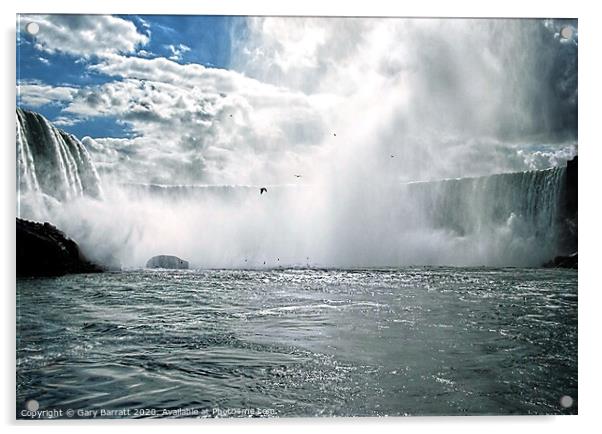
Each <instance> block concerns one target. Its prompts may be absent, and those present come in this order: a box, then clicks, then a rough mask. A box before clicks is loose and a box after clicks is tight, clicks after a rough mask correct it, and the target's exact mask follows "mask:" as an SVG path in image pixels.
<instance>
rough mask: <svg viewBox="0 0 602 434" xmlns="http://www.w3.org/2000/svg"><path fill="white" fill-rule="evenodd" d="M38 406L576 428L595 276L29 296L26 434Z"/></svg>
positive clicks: (228, 273) (331, 278)
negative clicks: (527, 421)
mask: <svg viewBox="0 0 602 434" xmlns="http://www.w3.org/2000/svg"><path fill="white" fill-rule="evenodd" d="M563 396H571V397H572V398H573V405H572V406H571V407H569V408H564V407H563V406H561V405H560V399H561V397H563ZM30 399H35V400H36V401H37V402H38V403H39V410H46V409H48V410H50V409H52V410H63V415H65V414H68V413H66V412H67V411H68V410H69V409H72V410H73V411H74V412H75V413H74V414H75V416H73V417H92V415H91V414H90V413H85V411H88V412H92V411H94V410H96V411H98V412H99V413H97V416H96V417H103V414H101V413H100V411H101V410H103V411H104V417H185V416H195V417H205V416H208V417H212V416H249V415H254V416H257V415H260V416H266V415H267V416H314V415H316V416H329V415H339V416H351V415H367V416H379V415H444V414H451V415H461V414H508V413H509V414H560V413H571V414H572V413H576V412H577V273H576V272H575V271H572V270H544V269H511V268H508V269H486V268H474V269H467V268H404V269H368V270H320V269H271V270H237V271H236V270H208V271H199V270H196V271H193V270H191V271H144V270H141V271H130V272H118V273H105V274H94V275H71V276H65V277H59V278H48V279H19V280H18V281H17V412H18V417H27V416H24V414H25V413H23V409H24V408H26V407H25V406H26V404H25V403H26V402H27V401H28V400H30ZM565 402H566V401H565ZM126 409H129V410H126ZM120 410H121V411H122V413H115V412H119V411H120ZM111 411H113V412H114V413H110V412H111ZM127 411H129V413H127ZM59 417H66V416H59ZM67 417H68V416H67Z"/></svg>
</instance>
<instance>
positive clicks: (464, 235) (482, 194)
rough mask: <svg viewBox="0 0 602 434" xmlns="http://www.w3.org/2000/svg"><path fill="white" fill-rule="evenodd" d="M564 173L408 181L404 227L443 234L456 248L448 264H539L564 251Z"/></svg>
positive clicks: (563, 170) (562, 169)
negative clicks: (408, 203)
mask: <svg viewBox="0 0 602 434" xmlns="http://www.w3.org/2000/svg"><path fill="white" fill-rule="evenodd" d="M566 170H567V169H566V167H556V168H550V169H546V170H534V171H526V172H519V173H504V174H497V175H490V176H482V177H476V178H459V179H447V180H442V181H433V182H414V183H409V184H407V185H405V186H404V188H403V190H404V196H405V197H406V198H408V197H411V198H412V200H411V203H412V204H413V210H412V211H411V212H407V214H406V216H408V215H409V216H410V219H409V220H408V219H406V225H407V227H412V228H414V229H416V230H420V229H421V228H424V227H428V228H431V229H432V230H434V231H439V232H441V233H444V234H445V236H446V237H447V238H448V239H449V240H451V241H452V243H451V244H452V245H455V246H456V247H455V248H454V249H452V250H451V251H450V252H449V253H451V256H448V257H449V259H450V260H452V257H453V255H457V257H458V258H466V256H470V257H471V259H470V260H464V259H460V261H459V263H466V262H469V263H474V264H479V263H480V261H481V263H483V264H499V265H520V264H533V265H535V264H538V263H540V262H541V261H542V260H545V258H547V257H551V256H553V255H554V254H556V253H557V252H558V251H559V249H560V250H562V248H563V246H562V245H561V244H562V242H563V236H564V231H566V226H565V225H566V217H567V215H566V210H565V194H566V191H565V190H566V187H565V185H566ZM405 211H408V210H405ZM455 249H458V250H455ZM452 262H453V260H452Z"/></svg>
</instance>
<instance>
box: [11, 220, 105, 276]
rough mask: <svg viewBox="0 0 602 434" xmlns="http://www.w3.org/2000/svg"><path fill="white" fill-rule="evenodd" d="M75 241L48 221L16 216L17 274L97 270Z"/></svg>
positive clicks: (96, 271) (91, 271)
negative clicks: (43, 221)
mask: <svg viewBox="0 0 602 434" xmlns="http://www.w3.org/2000/svg"><path fill="white" fill-rule="evenodd" d="M101 271H103V270H102V268H101V267H99V266H97V265H95V264H93V263H91V262H90V261H88V260H87V259H86V258H85V257H84V255H83V254H82V252H81V251H80V249H79V246H78V245H77V243H76V242H75V241H73V240H72V239H70V238H69V237H67V236H66V235H65V234H64V233H63V232H61V231H60V230H58V229H57V228H56V227H55V226H53V225H51V224H50V223H36V222H32V221H28V220H23V219H20V218H17V276H60V275H63V274H69V273H98V272H101Z"/></svg>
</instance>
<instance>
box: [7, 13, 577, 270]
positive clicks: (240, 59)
mask: <svg viewBox="0 0 602 434" xmlns="http://www.w3.org/2000/svg"><path fill="white" fill-rule="evenodd" d="M233 22H236V23H239V24H240V28H234V29H233V30H232V31H233V32H234V33H235V34H236V35H237V36H239V37H237V38H234V39H233V46H232V47H231V49H232V52H231V56H230V57H231V65H229V69H218V68H211V67H206V66H204V65H199V64H182V63H176V62H173V61H170V60H168V59H164V58H144V57H136V56H134V55H131V56H129V57H127V56H122V55H117V54H114V55H112V56H108V57H102V58H100V59H98V60H97V61H96V63H94V64H91V65H90V66H89V69H90V70H92V71H94V72H95V73H98V74H104V77H105V78H106V79H107V80H108V81H107V82H106V83H103V84H102V85H99V86H87V87H86V85H83V86H84V87H82V88H80V89H71V88H70V89H67V90H65V89H63V91H65V92H70V93H69V95H70V96H69V98H71V99H70V100H69V101H68V102H67V103H65V107H64V109H63V112H64V113H73V114H78V115H79V116H82V117H83V118H86V117H91V118H95V117H96V116H98V117H103V116H113V117H114V118H115V119H117V120H118V123H119V124H121V125H124V126H125V127H127V133H128V134H130V133H131V135H130V136H128V137H122V138H117V137H95V138H92V137H87V136H86V137H83V138H82V140H81V142H80V141H79V140H78V139H76V138H75V137H74V136H72V135H70V134H67V133H65V132H63V131H60V130H58V129H56V128H54V127H53V126H52V125H51V124H50V123H49V122H48V121H47V120H46V119H44V118H43V117H42V116H40V115H36V114H33V113H31V112H27V111H21V110H18V112H17V146H18V153H17V163H18V184H17V185H18V214H19V215H21V216H22V217H24V218H31V219H34V220H48V221H50V222H52V223H53V224H55V225H57V226H58V227H59V228H60V229H62V230H64V231H66V232H67V234H68V235H70V236H71V237H73V238H74V239H75V240H77V241H78V242H79V243H80V245H81V246H82V248H83V250H84V252H85V253H86V255H87V256H88V257H89V258H90V259H93V260H96V261H97V262H101V263H103V264H118V265H120V266H124V267H141V266H144V264H145V263H146V261H147V260H148V259H149V258H150V257H152V256H155V255H162V254H165V255H175V256H178V257H180V258H183V259H185V260H188V261H189V262H190V265H191V267H264V266H265V267H275V266H290V265H296V266H306V265H308V264H309V265H316V266H329V267H347V266H352V267H361V266H398V265H422V264H425V265H426V264H435V265H458V266H463V265H489V266H510V265H511V266H536V265H541V263H542V262H544V261H547V260H548V259H550V258H551V257H553V256H554V255H556V254H561V253H571V252H572V249H573V248H574V247H576V246H574V243H572V242H567V238H571V237H572V239H576V236H575V233H576V232H575V231H576V229H575V231H574V230H573V229H572V226H571V225H572V223H571V224H568V223H567V215H566V212H565V209H564V208H565V206H564V204H565V203H566V194H567V193H566V191H565V187H566V179H567V173H566V168H565V165H566V162H567V161H568V160H570V159H571V158H573V157H574V156H576V154H577V145H576V140H577V31H576V30H577V29H576V25H577V23H576V21H574V20H573V21H572V20H430V19H424V20H422V19H376V18H374V19H372V18H370V19H367V18H366V19H364V18H362V19H355V18H349V19H338V18H328V19H326V18H305V17H298V18H282V17H258V18H245V19H241V20H239V21H233ZM565 25H566V26H570V27H571V28H572V29H573V30H574V34H573V36H572V37H571V38H570V39H562V38H560V36H559V30H560V28H561V27H562V26H565ZM47 43H50V41H47ZM91 62H93V61H91ZM36 86H38V87H36ZM30 88H31V89H33V90H31V91H32V92H33V91H34V90H35V89H39V88H41V86H39V85H36V84H31V85H30ZM34 96H35V95H34ZM32 100H34V101H35V99H34V98H32ZM125 127H124V128H125ZM90 134H92V133H90ZM297 175H298V176H297ZM262 187H265V188H267V192H265V193H264V194H260V188H262ZM571 218H572V217H571ZM569 220H570V219H569ZM574 220H575V224H576V219H574ZM569 229H570V230H569ZM567 231H568V232H567ZM569 232H570V234H569V236H567V233H569Z"/></svg>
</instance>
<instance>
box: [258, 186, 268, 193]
mask: <svg viewBox="0 0 602 434" xmlns="http://www.w3.org/2000/svg"><path fill="white" fill-rule="evenodd" d="M267 192H268V189H267V188H265V187H261V188H260V189H259V194H263V193H267Z"/></svg>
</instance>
